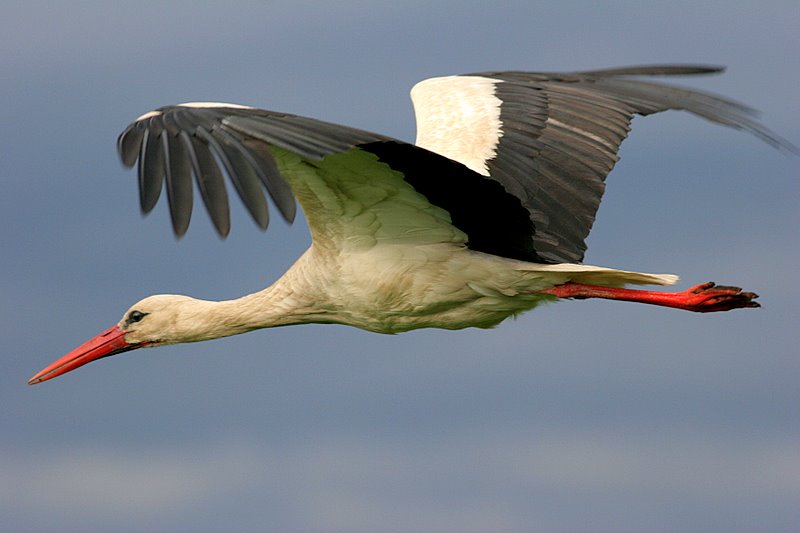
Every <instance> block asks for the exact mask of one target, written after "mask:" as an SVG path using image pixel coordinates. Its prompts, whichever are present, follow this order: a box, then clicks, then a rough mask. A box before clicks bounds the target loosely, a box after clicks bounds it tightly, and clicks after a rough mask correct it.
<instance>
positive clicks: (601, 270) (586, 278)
mask: <svg viewBox="0 0 800 533" xmlns="http://www.w3.org/2000/svg"><path fill="white" fill-rule="evenodd" d="M523 270H526V271H530V272H532V273H534V272H535V273H542V274H550V275H558V274H561V275H563V276H564V278H566V279H565V281H572V282H574V283H583V284H586V285H599V286H601V287H622V286H624V285H673V284H675V283H676V282H677V281H678V279H680V278H679V277H678V276H676V275H675V274H648V273H645V272H632V271H629V270H617V269H614V268H606V267H598V266H592V265H580V264H573V263H561V264H556V265H541V264H528V265H526V266H525V268H523Z"/></svg>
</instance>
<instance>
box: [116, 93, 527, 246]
mask: <svg viewBox="0 0 800 533" xmlns="http://www.w3.org/2000/svg"><path fill="white" fill-rule="evenodd" d="M117 144H118V150H119V153H120V157H121V159H122V162H123V163H124V164H125V165H126V166H134V165H135V164H136V163H137V161H138V167H139V187H140V199H141V207H142V210H143V211H144V212H145V213H147V212H149V211H150V210H151V209H153V207H154V206H155V204H156V202H157V200H158V197H159V196H160V193H161V190H162V188H164V184H166V190H167V198H168V202H169V208H170V213H171V216H172V225H173V229H174V231H175V233H176V234H177V235H179V236H180V235H182V234H183V233H184V232H185V231H186V229H187V228H188V225H189V221H190V217H191V213H192V196H193V192H192V188H193V186H192V177H193V176H194V181H195V182H196V183H197V185H198V188H199V190H200V193H201V197H202V199H203V201H204V203H205V205H206V208H207V210H208V212H209V214H210V216H211V219H212V222H213V223H214V226H215V227H216V229H217V231H218V232H219V234H220V235H221V236H223V237H224V236H226V235H227V233H228V231H229V230H230V215H229V205H228V194H227V191H226V186H225V179H224V175H227V176H228V178H229V181H230V182H232V183H233V185H234V188H235V190H236V191H237V193H238V195H239V196H240V198H241V199H242V201H243V202H244V204H245V206H246V207H247V209H248V211H249V212H250V214H251V215H252V217H253V219H254V220H255V221H256V223H257V224H258V225H259V226H260V227H261V228H264V229H266V227H267V225H268V223H269V211H268V205H267V202H266V198H265V194H264V193H265V192H267V193H268V194H269V196H271V198H272V200H273V201H274V203H275V205H276V206H277V208H278V210H279V211H280V213H281V215H283V217H284V218H285V219H286V220H287V221H289V222H291V221H292V220H293V218H294V216H295V198H296V199H297V200H298V201H299V202H300V204H301V205H302V206H303V209H304V212H305V215H306V218H307V220H308V223H309V228H310V230H311V233H312V238H313V240H314V243H315V244H316V245H317V246H318V247H331V246H333V247H336V248H345V247H351V249H352V247H356V248H358V247H365V246H371V245H374V244H375V243H377V242H387V243H388V242H391V243H409V244H430V243H442V242H448V243H456V244H460V245H467V246H469V247H470V248H473V249H476V250H480V251H484V252H486V253H494V254H497V255H504V256H508V257H517V258H520V259H535V258H536V255H535V252H534V250H533V243H532V240H531V238H530V236H531V234H532V232H533V227H532V223H531V221H530V216H529V213H528V211H527V210H526V209H525V208H524V207H523V206H522V203H521V202H520V201H519V199H518V198H516V197H515V196H513V195H512V194H509V193H508V192H507V191H506V190H505V188H504V187H503V186H502V184H500V183H498V182H496V181H493V180H487V179H486V178H485V177H484V176H481V175H480V174H477V173H475V172H473V171H471V170H470V169H468V168H467V167H466V166H464V165H463V164H461V163H459V162H457V161H453V160H450V159H448V158H446V157H444V156H441V155H438V154H435V153H432V152H429V151H428V150H425V149H423V148H419V147H416V146H414V145H411V144H408V143H403V142H401V141H397V140H394V139H391V138H388V137H384V136H382V135H378V134H374V133H369V132H366V131H362V130H357V129H354V128H349V127H346V126H340V125H337V124H330V123H326V122H322V121H318V120H314V119H310V118H305V117H299V116H295V115H289V114H285V113H276V112H272V111H266V110H261V109H255V108H249V107H245V106H239V105H233V104H215V103H208V102H206V103H191V104H181V105H176V106H167V107H162V108H159V109H157V110H155V111H151V112H149V113H146V114H145V115H142V116H141V117H139V118H138V119H137V120H136V121H135V122H134V123H133V124H131V125H130V126H128V128H127V129H125V131H124V132H123V133H122V134H121V135H120V137H119V139H118V143H117Z"/></svg>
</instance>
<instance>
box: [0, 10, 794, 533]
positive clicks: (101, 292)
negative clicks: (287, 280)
mask: <svg viewBox="0 0 800 533" xmlns="http://www.w3.org/2000/svg"><path fill="white" fill-rule="evenodd" d="M798 35H800V11H799V10H798V9H797V4H796V2H795V1H786V2H701V3H698V2H668V3H664V2H661V3H657V4H656V3H641V2H616V3H602V4H601V3H589V2H586V3H583V2H560V1H559V2H529V1H527V0H526V1H519V2H515V1H503V2H463V1H459V2H455V1H450V2H430V1H426V2H396V1H392V2H356V1H342V2H319V3H312V2H296V1H262V2H256V1H250V2H237V3H236V4H235V5H232V4H231V3H230V2H225V3H217V4H216V5H206V4H203V3H197V2H189V1H185V2H129V3H117V4H115V5H114V6H113V7H111V3H109V2H90V1H85V2H59V3H56V2H53V3H47V2H29V1H25V2H22V1H19V2H11V3H7V4H6V5H4V8H3V16H2V18H0V71H2V73H3V82H2V83H1V84H0V101H2V102H3V107H2V110H0V116H1V117H2V122H1V123H2V126H3V127H2V128H0V146H2V151H0V178H2V185H3V190H4V194H2V195H0V212H2V216H3V217H4V223H3V224H2V225H0V245H1V246H2V250H3V260H2V263H0V264H2V269H3V270H2V272H3V274H4V276H3V278H4V280H5V281H4V282H3V283H2V285H1V286H0V287H1V288H0V291H1V292H0V302H2V304H0V305H2V307H1V308H0V309H1V312H2V320H1V321H0V335H2V337H1V338H2V341H3V342H2V344H3V351H2V361H3V366H4V368H3V373H2V375H1V376H0V380H2V381H1V382H2V386H0V400H1V401H2V405H3V408H2V410H0V528H2V529H3V530H7V531H75V532H77V531H86V530H114V531H123V532H124V531H131V532H133V531H144V530H148V531H173V532H175V531H177V532H181V531H187V532H188V531H192V532H197V531H223V530H227V531H231V530H235V531H247V530H251V531H264V530H281V531H289V530H291V531H465V530H474V531H499V530H502V531H544V530H546V531H582V530H583V531H601V530H605V531H611V530H616V531H619V530H629V531H676V530H681V531H692V530H694V531H698V530H703V531H748V530H750V531H751V530H754V529H759V530H769V531H790V530H792V529H793V527H796V525H797V523H800V511H798V509H800V506H798V505H797V503H798V501H800V429H799V428H800V392H799V391H800V388H798V386H797V384H798V382H800V357H798V355H797V351H798V350H797V341H798V338H799V337H800V333H798V323H797V318H798V316H800V314H799V313H798V304H797V302H798V301H799V300H800V290H798V287H797V283H796V272H797V264H798V262H800V254H799V253H798V246H797V245H798V227H799V223H800V213H799V212H798V208H797V206H798V200H800V182H799V181H798V169H800V159H799V158H797V157H789V156H786V155H784V154H781V153H779V152H777V151H775V150H773V149H771V148H770V147H768V146H766V145H764V144H763V143H761V142H760V141H758V140H757V139H755V138H753V137H751V136H748V135H746V134H743V133H741V132H736V131H730V130H726V129H723V128H720V127H717V126H714V125H710V124H707V123H705V122H703V121H701V120H699V119H695V118H692V117H689V116H687V115H685V114H681V113H672V114H668V115H659V116H656V117H651V118H648V119H637V120H636V121H634V127H633V133H632V136H631V138H630V139H628V140H627V141H626V142H625V144H624V145H623V149H622V156H623V159H622V161H621V162H620V164H619V165H618V166H617V168H616V169H615V171H614V172H613V174H612V175H611V177H610V178H609V181H608V188H607V192H606V196H605V199H604V203H603V206H602V207H601V209H600V212H599V214H598V221H597V223H596V225H595V229H594V231H593V233H592V236H591V237H590V240H589V251H588V254H587V258H586V259H587V262H589V263H591V264H599V265H605V266H611V267H618V268H625V269H632V270H640V271H647V272H670V273H677V274H680V275H681V276H682V281H681V282H680V285H679V287H680V288H686V287H689V286H691V285H693V284H695V283H699V282H703V281H708V280H712V281H716V282H719V283H725V284H737V285H741V286H743V287H745V288H747V289H748V290H754V291H756V292H758V293H759V294H761V301H762V303H763V305H764V307H763V309H761V310H756V311H751V310H744V311H735V312H731V313H721V314H716V315H695V314H691V313H684V312H679V311H674V310H667V309H659V308H650V307H647V306H641V305H636V304H627V303H618V302H599V301H598V302H594V301H585V302H564V303H559V304H557V305H552V306H548V307H545V308H540V309H538V310H536V311H535V312H532V313H529V314H527V315H524V316H522V317H520V318H519V319H517V320H514V321H509V322H507V323H505V324H502V325H501V326H500V327H498V328H496V329H494V330H491V331H480V330H467V331H461V332H443V331H433V330H431V331H417V332H411V333H407V334H403V335H398V336H380V335H376V334H370V333H366V332H362V331H359V330H356V329H352V328H346V327H341V326H302V327H292V328H283V329H275V330H265V331H260V332H254V333H250V334H247V335H243V336H239V337H234V338H229V339H222V340H218V341H213V342H208V343H201V344H196V345H185V346H177V347H168V348H162V349H158V350H140V351H138V352H133V353H131V354H127V355H122V356H119V357H114V358H110V359H105V360H103V361H100V362H97V363H94V364H91V365H88V366H86V367H84V368H82V369H80V370H79V371H77V372H74V373H72V374H69V375H67V376H64V377H61V378H58V379H56V380H54V381H51V382H48V383H45V384H43V385H38V386H36V387H33V388H32V387H28V386H26V385H25V381H26V380H27V378H28V377H30V375H32V374H33V373H34V372H35V371H37V370H39V369H40V368H41V367H43V366H44V365H45V364H47V363H50V362H51V361H52V360H53V359H55V358H56V357H60V356H61V355H63V354H64V353H66V351H67V350H69V349H71V348H73V347H74V346H76V345H77V344H79V343H80V342H83V341H84V340H86V339H88V338H89V337H90V336H92V335H94V334H96V333H98V332H99V331H101V330H102V329H104V328H106V327H108V326H109V325H111V324H113V323H115V322H116V321H117V320H119V318H120V316H121V314H122V312H123V311H124V310H125V309H127V307H128V305H130V304H131V303H133V302H135V301H137V300H138V299H139V298H141V297H143V296H146V295H148V294H151V293H160V292H172V293H184V294H191V295H194V296H197V297H201V298H212V299H225V298H232V297H235V296H239V295H241V294H245V293H248V292H253V291H256V290H259V289H261V288H263V287H264V286H266V285H268V284H269V283H271V282H272V281H273V280H274V279H275V278H276V277H278V276H279V275H280V274H281V273H282V272H283V271H284V270H285V269H286V268H287V267H288V266H289V265H290V264H291V263H292V262H293V261H294V259H295V258H296V257H297V256H298V255H299V254H300V253H301V252H302V250H304V249H305V247H306V246H307V245H308V234H307V231H306V229H305V225H304V223H303V222H302V221H301V222H298V223H296V224H295V225H294V226H293V227H291V228H289V227H287V226H286V225H285V224H283V223H282V222H281V221H280V220H278V217H274V218H275V221H274V222H273V225H272V227H271V228H270V231H269V232H268V233H267V234H261V233H260V232H259V231H258V230H257V229H256V227H255V225H254V224H253V223H252V222H250V220H249V219H248V218H247V216H246V214H245V213H244V211H243V209H242V208H241V206H239V205H238V204H237V205H235V206H234V213H233V230H232V233H231V236H230V238H229V239H228V240H227V241H224V242H223V241H220V240H219V239H218V238H217V237H216V235H215V234H214V232H213V230H212V229H211V226H210V224H209V223H208V220H207V217H206V215H205V213H203V212H202V211H201V210H198V211H197V212H196V214H195V217H194V220H193V223H192V227H191V228H190V230H189V233H188V234H187V236H186V237H185V238H184V239H182V240H181V241H180V242H177V243H176V242H175V240H174V239H173V237H172V235H171V232H170V229H169V222H168V215H167V210H166V208H165V206H164V205H160V206H158V208H157V209H156V212H155V213H153V214H152V215H151V216H149V217H148V218H146V219H144V220H141V219H140V215H139V211H138V199H137V198H136V179H135V173H133V172H129V171H124V170H123V169H122V167H121V165H120V164H119V163H118V162H117V159H116V154H115V150H114V141H115V139H116V136H117V135H118V134H119V132H120V131H121V130H122V129H123V128H124V127H125V126H126V125H127V124H128V123H129V122H130V121H131V120H133V119H134V118H136V117H137V116H139V115H140V114H142V113H144V112H146V111H148V110H150V109H153V108H154V107H157V106H160V105H165V104H172V103H177V102H184V101H192V100H217V101H220V100H221V101H229V102H239V103H243V104H250V105H255V106H260V107H265V108H268V109H274V110H280V111H288V112H294V113H298V114H304V115H309V116H314V117H317V118H321V119H325V120H331V121H336V122H341V123H345V124H349V125H352V126H357V127H361V128H365V129H368V130H373V131H378V132H381V133H384V134H388V135H392V136H395V137H398V138H401V139H405V140H413V138H414V124H413V114H412V112H411V107H410V103H409V100H408V90H409V88H410V87H411V86H412V85H413V84H414V83H415V82H416V81H419V80H421V79H424V78H426V77H430V76H434V75H443V74H455V73H462V72H476V71H482V70H498V69H504V68H508V69H520V70H525V69H527V70H560V69H562V70H563V69H581V68H600V67H607V66H617V65H628V64H641V63H654V62H698V63H711V64H724V65H728V67H729V71H728V72H727V73H726V74H724V75H723V76H715V77H706V78H699V79H694V80H678V81H679V82H680V81H683V82H684V83H685V84H687V85H691V86H693V87H698V88H703V89H706V90H709V91H713V92H719V93H722V94H725V95H727V96H730V97H732V98H735V99H738V100H741V101H743V102H747V103H748V104H751V105H753V106H754V107H756V108H759V109H761V110H762V111H763V112H764V115H763V118H764V120H765V122H766V123H767V124H768V125H769V126H770V127H771V128H772V129H774V130H775V131H777V132H779V133H781V134H782V135H784V136H786V137H787V138H789V139H790V140H792V141H793V142H794V143H796V144H797V143H800V127H798V125H800V98H799V97H798V92H797V89H798V87H800V56H799V55H798V54H797V53H796V52H797V49H798V45H800V42H798V38H797V36H798Z"/></svg>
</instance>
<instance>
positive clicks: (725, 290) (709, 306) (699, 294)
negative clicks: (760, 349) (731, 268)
mask: <svg viewBox="0 0 800 533" xmlns="http://www.w3.org/2000/svg"><path fill="white" fill-rule="evenodd" d="M540 292H543V293H545V294H552V295H553V296H558V297H559V298H578V299H584V298H605V299H608V300H624V301H626V302H640V303H645V304H653V305H663V306H664V307H674V308H676V309H686V310H687V311H697V312H699V313H710V312H713V311H730V310H731V309H739V308H743V307H761V306H760V305H759V304H758V302H755V301H753V300H755V299H756V298H758V295H757V294H755V293H752V292H742V289H740V288H739V287H725V286H723V285H719V286H717V285H715V284H713V283H711V282H709V283H703V284H702V285H697V286H695V287H692V288H691V289H688V290H686V291H683V292H659V291H643V290H636V289H619V288H613V287H600V286H596V285H584V284H582V283H573V282H571V281H570V282H567V283H564V284H563V285H557V286H555V287H553V288H552V289H547V290H544V291H540Z"/></svg>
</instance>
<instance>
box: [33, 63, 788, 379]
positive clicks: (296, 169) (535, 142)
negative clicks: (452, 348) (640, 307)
mask: <svg viewBox="0 0 800 533" xmlns="http://www.w3.org/2000/svg"><path fill="white" fill-rule="evenodd" d="M720 70H722V69H720V68H717V67H705V66H684V65H677V66H672V65H668V66H644V67H630V68H619V69H610V70H597V71H587V72H573V73H533V72H488V73H481V74H472V75H465V76H448V77H441V78H433V79H429V80H425V81H423V82H421V83H419V84H417V85H416V86H415V87H414V88H413V89H412V91H411V98H412V100H413V104H414V109H415V111H416V118H417V130H418V131H417V141H416V144H415V145H414V144H408V143H405V142H402V141H398V140H396V139H392V138H390V137H386V136H383V135H378V134H375V133H370V132H367V131H362V130H357V129H354V128H349V127H346V126H340V125H338V124H330V123H326V122H321V121H318V120H314V119H311V118H305V117H300V116H295V115H290V114H286V113H276V112H273V111H266V110H262V109H256V108H252V107H248V106H242V105H235V104H224V103H213V102H193V103H185V104H180V105H174V106H167V107H161V108H159V109H156V110H155V111H150V112H149V113H145V114H144V115H142V116H140V117H139V118H138V119H136V121H135V122H133V124H131V125H130V126H128V127H127V128H126V129H125V131H123V132H122V134H121V135H120V137H119V140H118V149H119V155H120V157H121V159H122V162H123V163H124V165H125V166H127V167H132V166H134V165H135V164H136V163H137V161H138V176H139V190H140V199H141V207H142V210H143V212H144V213H147V212H149V211H150V210H151V209H153V207H154V206H155V204H156V202H157V200H158V198H159V195H160V193H161V189H162V186H163V184H164V183H166V190H167V199H168V201H169V209H170V213H171V217H172V226H173V229H174V231H175V233H176V235H178V236H180V235H182V234H183V233H184V232H185V231H186V229H187V228H188V225H189V219H190V216H191V213H192V197H193V192H192V176H194V179H195V181H196V183H197V186H198V189H199V190H200V194H201V196H202V199H203V201H204V203H205V206H206V208H207V210H208V213H209V215H210V217H211V220H212V221H213V223H214V226H215V227H216V229H217V231H218V232H219V234H220V235H221V236H222V237H225V236H226V235H227V234H228V231H229V229H230V222H229V208H228V193H227V192H226V188H225V180H224V178H223V176H225V175H227V177H228V179H229V180H230V181H231V183H233V186H234V189H235V190H236V192H237V193H238V196H239V197H240V198H241V199H242V201H243V202H244V204H245V206H246V208H247V210H248V211H249V212H250V214H251V215H252V217H253V219H254V220H255V222H256V224H258V226H260V227H261V228H263V229H266V227H267V225H268V222H269V215H268V210H267V202H266V200H265V195H264V191H265V190H266V192H268V193H269V196H270V197H271V198H272V200H273V202H274V203H275V206H276V207H277V209H278V211H279V212H280V214H281V215H282V216H283V218H284V219H286V220H287V221H288V222H291V221H292V220H293V219H294V217H295V209H296V207H295V198H296V199H297V201H299V202H300V205H301V206H302V208H303V210H304V212H305V215H306V217H307V219H308V225H309V228H310V231H311V236H312V244H311V247H310V248H309V249H308V250H307V251H306V252H305V253H304V254H303V255H302V256H301V257H300V258H299V259H298V260H297V262H296V263H295V264H294V265H293V266H292V267H291V268H290V269H289V270H288V271H287V272H286V273H285V274H284V275H283V276H282V277H281V278H280V279H279V280H277V281H276V282H275V283H274V284H272V285H271V286H269V287H267V288H266V289H264V290H262V291H260V292H256V293H254V294H250V295H247V296H244V297H242V298H238V299H235V300H227V301H222V302H212V301H204V300H198V299H194V298H190V297H188V296H178V295H164V294H162V295H156V296H150V297H148V298H145V299H144V300H141V301H140V302H138V303H136V304H134V305H133V306H132V307H131V308H130V309H129V310H128V311H126V312H125V314H124V315H123V317H122V319H121V320H120V321H119V322H118V323H117V324H116V325H114V326H112V327H111V328H109V329H108V330H106V331H104V332H102V333H101V334H100V335H98V336H97V337H95V338H93V339H91V340H90V341H88V342H86V343H84V344H83V345H81V346H79V347H78V348H76V349H75V350H73V351H71V352H70V353H68V354H67V355H66V356H64V357H62V358H61V359H59V360H57V361H56V362H54V363H53V364H51V365H50V366H48V367H46V368H45V369H43V370H42V371H41V372H39V373H37V374H36V375H35V376H33V377H32V378H31V379H30V381H29V383H30V384H35V383H40V382H42V381H45V380H48V379H51V378H53V377H56V376H59V375H61V374H63V373H65V372H68V371H70V370H73V369H75V368H77V367H79V366H81V365H84V364H86V363H88V362H90V361H94V360H95V359H98V358H101V357H105V356H109V355H115V354H118V353H122V352H126V351H129V350H134V349H136V348H141V347H153V346H162V345H167V344H175V343H181V342H195V341H202V340H208V339H214V338H217V337H224V336H228V335H236V334H239V333H244V332H246V331H251V330H254V329H259V328H268V327H275V326H286V325H290V324H305V323H337V324H348V325H351V326H356V327H359V328H362V329H366V330H369V331H374V332H378V333H398V332H402V331H408V330H411V329H416V328H444V329H461V328H466V327H479V328H490V327H493V326H496V325H497V324H499V323H500V322H502V321H503V320H504V319H506V318H508V317H509V316H513V315H517V314H519V313H522V312H523V311H527V310H529V309H532V308H534V307H536V306H537V305H539V304H540V303H543V302H549V301H553V300H556V299H559V298H608V299H614V300H626V301H632V302H642V303H649V304H655V305H662V306H667V307H674V308H679V309H686V310H690V311H700V312H708V311H727V310H729V309H737V308H744V307H758V303H756V302H755V301H754V299H755V298H756V297H757V296H756V295H755V294H753V293H752V292H742V290H741V289H739V288H737V287H723V286H715V285H714V284H713V283H704V284H702V285H698V286H696V287H693V288H691V289H689V290H687V291H683V292H653V291H644V290H634V289H626V288H623V286H624V285H628V284H634V285H637V284H655V285H670V284H672V283H674V282H675V281H676V280H677V279H678V278H677V276H674V275H670V274H645V273H641V272H630V271H625V270H616V269H611V268H603V267H597V266H590V265H584V264H581V261H582V259H583V255H584V251H585V249H586V246H585V244H584V239H585V238H586V236H587V235H588V234H589V230H590V229H591V227H592V223H593V221H594V218H595V213H596V211H597V208H598V206H599V205H600V199H601V197H602V195H603V189H604V181H605V178H606V175H607V174H608V173H609V172H610V171H611V169H612V168H613V166H614V164H615V163H616V161H617V159H618V157H617V151H618V148H619V146H620V143H621V142H622V140H623V139H624V138H625V136H626V135H627V133H628V130H629V124H630V122H631V119H632V118H633V116H634V115H636V114H639V115H648V114H651V113H656V112H659V111H665V110H668V109H682V110H685V111H689V112H690V113H693V114H695V115H698V116H700V117H703V118H705V119H707V120H710V121H713V122H716V123H719V124H723V125H725V126H730V127H734V128H739V129H743V130H746V131H749V132H751V133H753V134H755V135H757V136H758V137H760V138H761V139H763V140H765V141H766V142H768V143H770V144H772V145H774V146H777V147H783V148H787V149H789V150H792V151H797V148H795V147H794V146H792V145H791V144H789V143H788V142H787V141H785V140H783V139H781V138H780V137H778V136H777V135H775V134H773V133H771V132H770V131H769V130H767V129H766V128H764V127H763V126H762V125H761V124H759V123H758V122H757V121H756V120H755V118H754V116H755V115H754V111H753V110H752V109H750V108H748V107H746V106H743V105H741V104H739V103H736V102H732V101H730V100H727V99H724V98H721V97H718V96H715V95H710V94H706V93H701V92H698V91H694V90H689V89H684V88H678V87H674V86H669V85H664V84H661V83H655V82H653V81H649V80H642V79H636V77H642V76H665V75H691V74H705V73H712V72H718V71H720Z"/></svg>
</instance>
